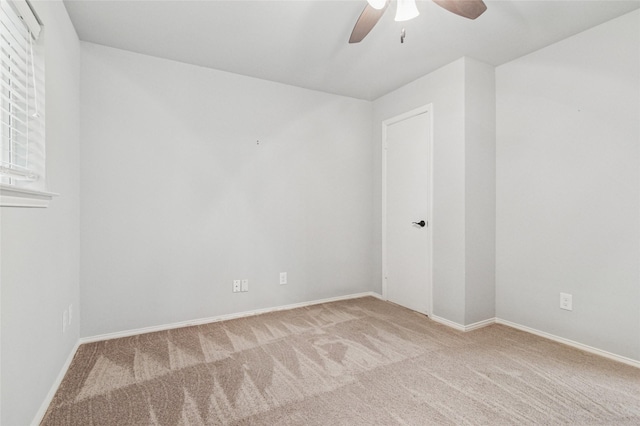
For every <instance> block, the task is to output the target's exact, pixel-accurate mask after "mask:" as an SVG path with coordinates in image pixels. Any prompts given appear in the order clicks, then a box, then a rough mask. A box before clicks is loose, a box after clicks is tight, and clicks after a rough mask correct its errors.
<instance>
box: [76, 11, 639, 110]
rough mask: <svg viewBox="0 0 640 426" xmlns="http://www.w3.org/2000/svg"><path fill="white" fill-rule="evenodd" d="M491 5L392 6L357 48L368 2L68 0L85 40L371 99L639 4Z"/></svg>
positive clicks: (497, 59)
mask: <svg viewBox="0 0 640 426" xmlns="http://www.w3.org/2000/svg"><path fill="white" fill-rule="evenodd" d="M393 3H395V2H393ZM485 3H486V4H487V6H488V10H487V11H486V12H485V13H484V14H483V15H482V16H480V17H479V18H478V19H477V20H475V21H471V20H467V19H465V18H461V17H459V16H457V15H454V14H452V13H450V12H447V11H446V10H444V9H442V8H441V7H439V6H437V5H436V4H435V3H433V2H432V1H430V0H425V1H420V0H419V1H418V9H419V10H420V16H419V17H417V18H416V19H414V20H412V21H408V22H404V23H398V22H395V21H394V19H393V18H394V14H395V5H394V4H391V6H390V7H389V9H388V10H387V12H386V13H385V15H384V16H383V17H382V19H381V20H380V22H378V25H377V26H376V27H375V28H374V29H373V30H372V31H371V33H370V34H369V35H368V36H367V37H366V38H365V39H364V40H363V42H362V43H360V44H351V45H350V44H348V43H347V41H348V39H349V35H350V34H351V29H352V28H353V25H354V23H355V22H356V20H357V18H358V16H359V15H360V12H361V11H362V9H363V8H364V6H365V4H366V3H365V0H341V1H333V0H257V1H245V0H234V1H228V0H227V1H224V0H196V1H188V0H176V1H159V0H133V1H130V0H115V1H101V0H65V4H66V7H67V10H68V11H69V15H70V16H71V20H72V22H73V24H74V26H75V27H76V30H77V32H78V36H79V37H80V39H81V40H84V41H89V42H93V43H98V44H102V45H106V46H112V47H116V48H120V49H125V50H130V51H133V52H138V53H143V54H147V55H152V56H158V57H162V58H167V59H173V60H176V61H181V62H186V63H190V64H195V65H200V66H204V67H209V68H215V69H219V70H224V71H230V72H233V73H237V74H243V75H247V76H252V77H258V78H261V79H266V80H271V81H277V82H281V83H286V84H290V85H294V86H299V87H305V88H309V89H315V90H320V91H324V92H329V93H335V94H340V95H345V96H350V97H354V98H360V99H367V100H373V99H376V98H378V97H380V96H382V95H384V94H386V93H388V92H390V91H392V90H394V89H396V88H398V87H400V86H402V85H404V84H406V83H409V82H411V81H413V80H415V79H416V78H418V77H420V76H423V75H425V74H428V73H429V72H431V71H433V70H435V69H437V68H439V67H441V66H443V65H446V64H448V63H450V62H452V61H454V60H456V59H458V58H460V57H461V56H469V57H472V58H475V59H477V60H480V61H483V62H486V63H488V64H492V65H496V66H497V65H500V64H503V63H505V62H508V61H511V60H513V59H515V58H517V57H520V56H522V55H525V54H527V53H530V52H532V51H535V50H537V49H540V48H542V47H544V46H547V45H549V44H552V43H554V42H556V41H559V40H561V39H563V38H566V37H568V36H570V35H573V34H576V33H578V32H580V31H583V30H585V29H588V28H591V27H593V26H595V25H597V24H600V23H602V22H605V21H608V20H610V19H613V18H615V17H617V16H620V15H623V14H625V13H627V12H629V11H631V10H634V9H637V8H639V7H640V0H633V1H611V0H595V1H594V0H591V1H575V0H562V1H554V0H537V1H522V0H512V1H504V0H503V1H496V0H485ZM639 25H640V23H639ZM402 28H405V29H406V33H407V36H406V40H405V43H404V44H401V43H400V31H401V29H402Z"/></svg>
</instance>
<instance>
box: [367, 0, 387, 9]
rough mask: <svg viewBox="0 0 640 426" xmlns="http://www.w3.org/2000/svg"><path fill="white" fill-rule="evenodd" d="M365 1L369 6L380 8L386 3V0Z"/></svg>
mask: <svg viewBox="0 0 640 426" xmlns="http://www.w3.org/2000/svg"><path fill="white" fill-rule="evenodd" d="M367 3H369V6H371V7H372V8H374V9H376V10H380V9H382V8H383V7H384V5H385V4H387V0H367Z"/></svg>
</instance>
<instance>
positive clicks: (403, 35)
mask: <svg viewBox="0 0 640 426" xmlns="http://www.w3.org/2000/svg"><path fill="white" fill-rule="evenodd" d="M406 36H407V32H406V31H405V30H404V28H403V29H402V31H401V32H400V43H404V38H405V37H406Z"/></svg>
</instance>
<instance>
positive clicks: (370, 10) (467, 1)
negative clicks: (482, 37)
mask: <svg viewBox="0 0 640 426" xmlns="http://www.w3.org/2000/svg"><path fill="white" fill-rule="evenodd" d="M397 1H398V9H397V12H396V18H395V20H396V21H407V20H409V19H412V18H415V17H416V16H418V15H419V14H420V12H418V8H417V7H416V2H415V0H397ZM433 1H434V2H435V3H436V4H437V5H438V6H440V7H443V8H445V9H447V10H448V11H449V12H451V13H455V14H456V15H460V16H463V17H465V18H469V19H476V18H477V17H478V16H480V15H482V14H483V13H484V11H485V10H487V5H485V4H484V2H483V1H482V0H433ZM390 2H391V0H367V5H366V6H365V8H364V10H363V11H362V13H361V14H360V17H359V18H358V20H357V21H356V25H355V26H354V27H353V31H352V32H351V37H350V38H349V43H360V42H361V41H362V39H364V38H365V37H366V36H367V34H369V32H370V31H371V30H372V29H373V27H374V26H375V25H376V24H377V23H378V21H379V20H380V18H382V15H383V14H384V12H385V11H386V10H387V7H389V3H390Z"/></svg>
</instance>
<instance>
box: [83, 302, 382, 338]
mask: <svg viewBox="0 0 640 426" xmlns="http://www.w3.org/2000/svg"><path fill="white" fill-rule="evenodd" d="M366 296H373V297H375V298H378V299H382V296H380V295H379V294H378V293H374V292H372V291H369V292H365V293H356V294H349V295H346V296H338V297H330V298H327V299H319V300H313V301H310V302H301V303H293V304H291V305H282V306H275V307H272V308H262V309H255V310H253V311H245V312H238V313H234V314H226V315H218V316H214V317H208V318H199V319H195V320H187V321H181V322H175V323H171V324H163V325H155V326H151V327H143V328H135V329H131V330H124V331H117V332H115V333H106V334H99V335H96V336H90V337H81V338H80V344H83V343H91V342H100V341H103V340H110V339H118V338H120V337H129V336H135V335H137V334H144V333H152V332H155V331H165V330H171V329H174V328H182V327H190V326H193V325H202V324H209V323H212V322H219V321H227V320H231V319H236V318H243V317H250V316H254V315H260V314H266V313H268V312H276V311H284V310H289V309H296V308H304V307H305V306H313V305H319V304H322V303H330V302H337V301H340V300H349V299H357V298H360V297H366Z"/></svg>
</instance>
